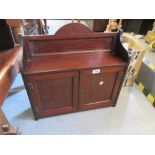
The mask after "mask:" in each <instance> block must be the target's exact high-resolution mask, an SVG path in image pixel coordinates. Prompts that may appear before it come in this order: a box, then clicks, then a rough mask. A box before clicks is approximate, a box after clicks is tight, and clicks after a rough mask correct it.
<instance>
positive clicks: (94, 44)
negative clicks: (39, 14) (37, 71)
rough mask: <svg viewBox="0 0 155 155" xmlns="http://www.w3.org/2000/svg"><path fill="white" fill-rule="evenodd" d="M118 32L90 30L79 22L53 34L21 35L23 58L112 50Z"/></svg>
mask: <svg viewBox="0 0 155 155" xmlns="http://www.w3.org/2000/svg"><path fill="white" fill-rule="evenodd" d="M117 36H118V33H102V32H92V31H91V30H90V29H89V28H88V27H87V26H85V25H83V24H80V23H70V24H67V25H65V26H63V27H61V28H60V29H59V30H58V31H57V32H56V33H55V35H37V36H23V37H22V38H23V50H24V59H25V60H30V59H32V58H34V57H38V56H39V57H40V56H47V55H48V56H49V55H57V54H64V53H65V54H67V53H74V52H75V53H77V52H86V51H94V50H95V51H98V50H102V51H113V49H114V47H115V45H116V38H117Z"/></svg>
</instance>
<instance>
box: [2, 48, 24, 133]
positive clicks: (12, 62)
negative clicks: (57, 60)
mask: <svg viewBox="0 0 155 155" xmlns="http://www.w3.org/2000/svg"><path fill="white" fill-rule="evenodd" d="M21 59H22V51H21V50H20V48H19V47H15V48H13V49H10V50H6V51H2V52H1V53H0V88H2V89H1V90H0V134H17V133H18V131H17V130H16V129H15V128H14V127H12V126H11V125H10V124H9V122H8V121H7V118H6V117H5V115H4V114H3V112H2V109H1V106H2V105H3V103H4V100H5V98H6V97H7V95H8V92H9V90H10V88H11V85H12V83H13V81H14V79H15V78H16V76H17V74H18V73H19V68H20V67H19V66H20V63H21Z"/></svg>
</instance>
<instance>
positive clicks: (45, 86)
mask: <svg viewBox="0 0 155 155" xmlns="http://www.w3.org/2000/svg"><path fill="white" fill-rule="evenodd" d="M78 78H79V74H78V72H65V73H54V74H42V75H32V76H26V77H25V82H26V88H27V92H28V94H29V97H30V100H31V103H33V105H32V106H34V112H35V116H36V118H40V117H45V116H48V115H56V114H62V113H67V112H74V111H76V110H77V105H78V82H79V79H78Z"/></svg>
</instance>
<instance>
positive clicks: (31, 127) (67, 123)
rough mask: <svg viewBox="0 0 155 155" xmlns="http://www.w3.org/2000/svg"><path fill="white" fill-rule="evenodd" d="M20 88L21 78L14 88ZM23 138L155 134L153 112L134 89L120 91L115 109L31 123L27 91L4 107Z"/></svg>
mask: <svg viewBox="0 0 155 155" xmlns="http://www.w3.org/2000/svg"><path fill="white" fill-rule="evenodd" d="M19 84H20V85H21V84H22V80H21V76H20V75H19V76H18V77H17V78H16V81H15V83H14V85H13V87H14V86H17V85H19ZM3 111H4V112H5V114H7V118H8V119H9V121H10V123H11V124H12V125H14V126H15V127H19V130H20V131H21V133H22V134H28V135H34V134H61V135H62V134H82V135H86V134H155V109H154V108H153V106H152V105H151V104H150V103H149V102H148V101H147V100H146V98H145V96H144V95H143V94H142V93H141V92H140V91H139V90H138V88H137V86H136V85H134V86H133V87H125V88H122V91H121V94H120V96H119V99H118V102H117V105H116V107H107V108H101V109H96V110H89V111H83V112H78V113H71V114H65V115H60V116H53V117H48V118H43V119H39V120H38V121H35V120H34V117H33V113H32V110H31V107H30V103H29V100H28V97H27V94H26V91H25V90H24V91H21V92H20V93H17V94H15V95H12V96H9V97H8V98H7V99H6V101H5V104H4V106H3Z"/></svg>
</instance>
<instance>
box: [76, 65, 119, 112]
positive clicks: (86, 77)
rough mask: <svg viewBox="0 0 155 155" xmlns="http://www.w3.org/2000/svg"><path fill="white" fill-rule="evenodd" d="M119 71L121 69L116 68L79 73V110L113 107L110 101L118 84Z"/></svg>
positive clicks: (88, 70)
mask: <svg viewBox="0 0 155 155" xmlns="http://www.w3.org/2000/svg"><path fill="white" fill-rule="evenodd" d="M120 70H121V68H119V67H116V68H115V69H114V68H112V69H111V68H97V69H87V70H83V71H81V72H80V96H79V108H80V109H90V108H97V107H102V106H110V105H113V101H112V99H113V96H114V95H115V96H116V93H115V94H114V90H115V86H117V85H119V84H120V80H118V79H119V76H118V75H119V72H120ZM116 83H117V85H116ZM118 88H119V87H117V88H116V89H118ZM115 92H116V91H115Z"/></svg>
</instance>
